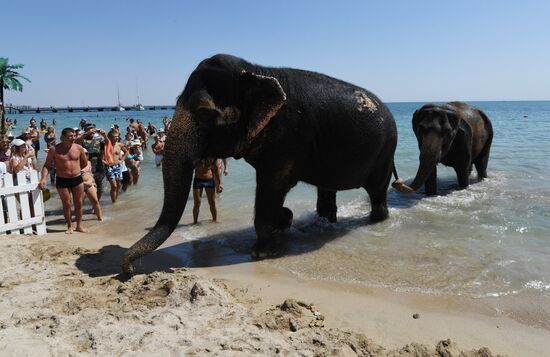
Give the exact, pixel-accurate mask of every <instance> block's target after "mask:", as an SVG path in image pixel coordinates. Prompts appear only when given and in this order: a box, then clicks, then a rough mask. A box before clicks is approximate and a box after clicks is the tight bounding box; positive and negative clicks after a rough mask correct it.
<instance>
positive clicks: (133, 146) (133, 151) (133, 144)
mask: <svg viewBox="0 0 550 357" xmlns="http://www.w3.org/2000/svg"><path fill="white" fill-rule="evenodd" d="M127 146H128V155H127V156H126V167H128V169H129V170H130V172H131V176H132V184H134V185H136V184H137V183H138V180H139V176H140V174H141V168H140V162H141V161H142V160H143V152H142V151H141V141H140V140H139V139H134V140H132V141H130V142H129V143H128V145H127Z"/></svg>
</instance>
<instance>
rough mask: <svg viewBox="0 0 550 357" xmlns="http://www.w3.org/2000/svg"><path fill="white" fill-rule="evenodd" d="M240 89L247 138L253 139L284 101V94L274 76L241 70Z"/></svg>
mask: <svg viewBox="0 0 550 357" xmlns="http://www.w3.org/2000/svg"><path fill="white" fill-rule="evenodd" d="M239 81H240V83H239V84H240V85H239V87H240V90H241V96H242V101H243V108H245V110H246V116H247V118H248V124H247V139H248V140H249V141H250V140H252V139H254V138H255V137H256V136H257V135H258V134H259V133H260V132H261V131H262V130H263V129H264V128H265V127H266V126H267V124H269V121H270V120H271V119H272V118H273V117H274V116H275V115H276V114H277V112H278V111H279V110H280V109H281V107H282V106H283V104H284V103H285V101H286V94H285V92H284V90H283V88H282V87H281V85H280V84H279V81H278V80H277V79H276V78H275V77H268V76H261V75H258V74H254V73H251V72H247V71H243V72H241V75H240V78H239Z"/></svg>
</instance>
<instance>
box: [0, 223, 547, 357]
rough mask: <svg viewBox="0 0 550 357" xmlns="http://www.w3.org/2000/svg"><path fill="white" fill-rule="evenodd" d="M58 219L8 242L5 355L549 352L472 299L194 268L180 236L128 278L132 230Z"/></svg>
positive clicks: (1, 260) (1, 336)
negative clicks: (125, 258) (75, 228)
mask: <svg viewBox="0 0 550 357" xmlns="http://www.w3.org/2000/svg"><path fill="white" fill-rule="evenodd" d="M48 221H49V224H48V228H49V230H50V233H49V234H48V235H47V236H43V237H38V236H15V235H8V236H2V239H0V247H1V249H0V265H1V269H0V271H1V273H0V297H1V298H0V306H1V308H0V350H1V351H3V352H2V355H3V356H25V355H28V356H35V355H40V356H50V355H52V356H59V355H102V356H105V355H116V356H125V355H132V356H137V355H139V356H146V355H197V356H201V355H224V356H234V355H242V356H247V355H289V356H290V355H299V356H323V355H339V356H355V355H357V356H417V355H422V356H459V355H460V356H462V355H466V356H491V355H509V356H541V355H544V354H545V353H546V352H547V350H548V347H549V342H548V341H550V332H549V331H548V329H544V328H535V327H530V326H527V325H525V324H521V323H519V322H517V321H515V320H512V319H510V318H508V317H502V316H499V315H498V314H497V313H496V312H495V311H494V309H493V308H491V307H488V306H479V304H476V302H475V301H472V300H468V299H457V298H452V299H451V298H448V297H443V296H429V295H415V294H410V293H396V292H392V291H389V290H385V289H372V288H367V287H364V286H358V285H352V284H342V283H336V282H334V283H332V282H320V281H303V280H299V279H297V278H295V277H293V276H290V275H289V274H285V273H284V272H281V271H279V270H277V269H273V268H271V267H269V266H268V265H267V264H264V263H262V262H248V263H243V264H232V265H226V266H223V265H220V266H216V265H215V264H210V265H209V266H208V267H204V268H187V267H185V266H184V264H182V262H181V260H180V259H178V258H177V257H175V256H172V255H169V254H167V253H166V249H162V248H163V247H166V246H170V245H171V244H175V243H176V242H174V240H173V239H169V240H168V241H167V242H166V243H165V245H164V246H163V247H161V249H160V250H158V251H156V252H155V253H153V254H151V255H150V256H148V257H146V258H144V259H142V260H141V261H140V262H138V269H139V270H140V272H141V273H140V274H138V275H136V276H133V277H131V278H129V279H127V278H125V277H123V276H120V275H119V273H120V261H121V257H122V254H123V252H124V249H125V248H126V247H128V246H129V245H130V244H131V243H132V239H134V238H128V235H123V234H122V233H121V232H118V230H120V229H121V228H120V227H121V226H122V227H128V226H127V225H124V224H121V222H120V221H116V220H107V221H105V222H97V221H93V220H91V216H90V215H87V216H86V221H85V223H86V225H87V226H88V227H89V228H90V233H88V234H78V233H75V234H72V235H65V234H64V233H62V232H63V228H64V226H63V224H62V223H63V222H62V219H60V217H59V216H55V215H53V216H49V217H48ZM122 223H123V222H122ZM126 223H127V222H126ZM180 229H181V228H180ZM109 232H110V233H111V234H109ZM113 232H118V234H119V235H118V236H117V235H116V234H114V235H113ZM130 236H132V235H130ZM119 237H125V238H119ZM207 247H208V245H204V246H201V244H200V243H199V244H197V252H196V254H198V255H200V254H204V255H207V254H209V252H208V249H207ZM213 254H222V253H220V252H217V253H216V252H214V253H213Z"/></svg>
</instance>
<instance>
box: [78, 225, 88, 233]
mask: <svg viewBox="0 0 550 357" xmlns="http://www.w3.org/2000/svg"><path fill="white" fill-rule="evenodd" d="M75 231H77V232H80V233H88V230H87V229H85V228H82V227H78V226H77V227H76V229H75Z"/></svg>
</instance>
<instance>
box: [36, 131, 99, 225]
mask: <svg viewBox="0 0 550 357" xmlns="http://www.w3.org/2000/svg"><path fill="white" fill-rule="evenodd" d="M60 139H61V143H60V144H57V145H56V146H55V147H53V148H51V149H50V150H48V156H47V157H46V162H45V163H44V167H43V168H42V172H41V176H40V183H39V184H38V185H39V187H40V188H41V189H43V188H44V187H46V177H48V171H49V169H50V167H52V164H55V168H56V171H57V172H56V176H57V177H56V180H55V186H56V188H57V191H58V192H59V198H61V203H63V216H65V221H66V222H67V231H66V232H65V233H67V234H71V233H73V227H72V222H71V194H72V199H73V201H74V209H75V216H76V230H77V231H78V232H83V233H85V232H87V231H86V230H85V229H84V228H83V227H82V202H83V200H84V184H83V180H82V174H81V172H80V170H81V169H83V168H85V167H86V165H87V164H88V160H87V159H86V153H85V151H84V148H83V147H82V146H80V145H78V144H75V142H74V141H75V139H76V134H75V131H74V130H73V129H71V128H65V129H63V131H62V132H61V138H60Z"/></svg>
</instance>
